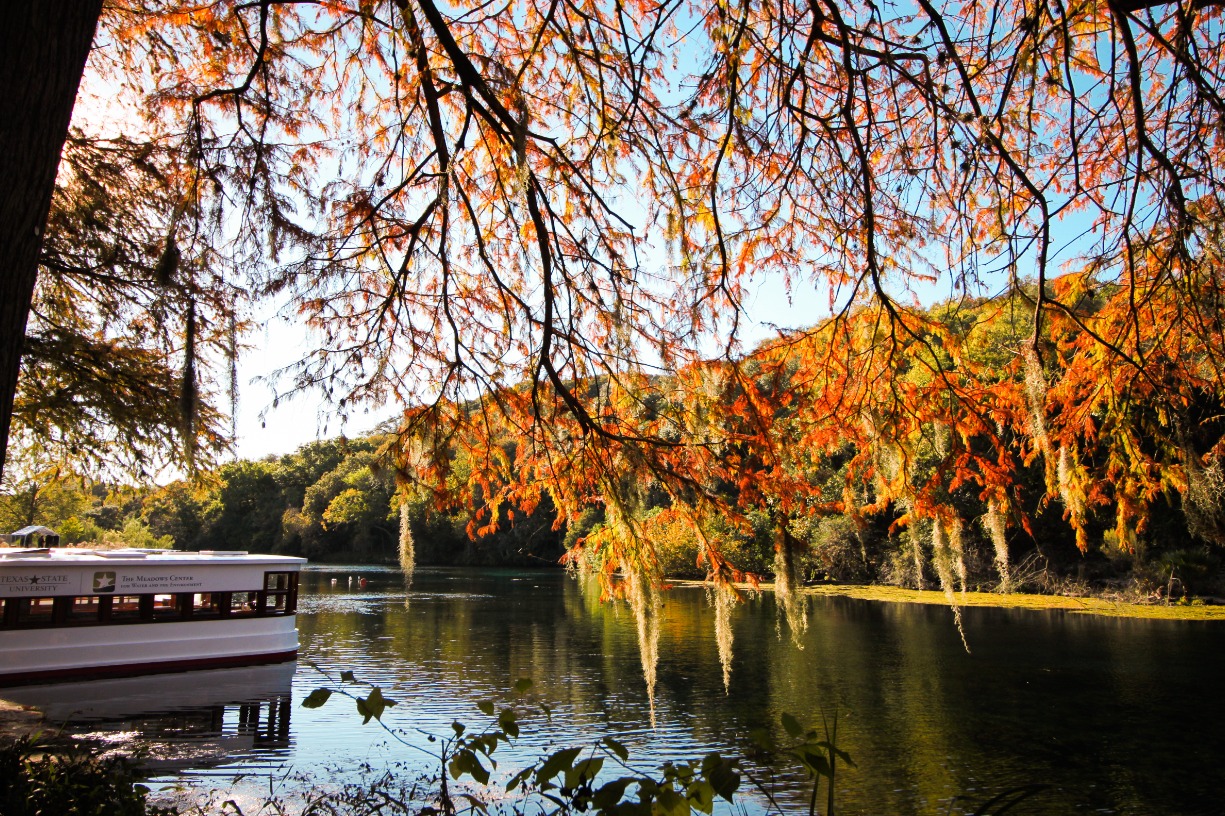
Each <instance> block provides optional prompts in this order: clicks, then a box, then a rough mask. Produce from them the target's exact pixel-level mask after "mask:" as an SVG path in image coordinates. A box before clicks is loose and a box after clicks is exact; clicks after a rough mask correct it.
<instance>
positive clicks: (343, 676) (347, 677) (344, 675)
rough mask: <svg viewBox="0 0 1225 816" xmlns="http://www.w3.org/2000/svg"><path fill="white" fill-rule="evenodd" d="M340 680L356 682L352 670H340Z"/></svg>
mask: <svg viewBox="0 0 1225 816" xmlns="http://www.w3.org/2000/svg"><path fill="white" fill-rule="evenodd" d="M340 682H342V683H356V682H357V680H356V679H355V678H354V677H353V672H351V671H342V672H341V673H340Z"/></svg>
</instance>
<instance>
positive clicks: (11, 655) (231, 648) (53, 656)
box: [0, 615, 298, 686]
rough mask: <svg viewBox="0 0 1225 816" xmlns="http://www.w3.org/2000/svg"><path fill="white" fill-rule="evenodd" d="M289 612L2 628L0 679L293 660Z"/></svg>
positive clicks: (11, 681) (43, 679) (294, 637)
mask: <svg viewBox="0 0 1225 816" xmlns="http://www.w3.org/2000/svg"><path fill="white" fill-rule="evenodd" d="M297 652H298V630H297V629H296V628H295V626H294V616H293V615H279V616H269V617H255V618H237V619H230V620H211V621H183V622H178V623H169V622H167V623H149V624H131V625H126V626H81V627H65V628H38V629H18V630H12V631H0V655H3V658H4V659H3V662H2V664H0V686H4V685H21V684H26V683H51V682H55V681H59V680H68V679H71V678H86V677H125V676H132V675H138V674H155V673H160V672H172V671H188V670H191V669H203V668H210V667H221V666H248V665H257V664H260V663H279V662H282V661H286V660H293V659H294V658H295V657H296V656H297Z"/></svg>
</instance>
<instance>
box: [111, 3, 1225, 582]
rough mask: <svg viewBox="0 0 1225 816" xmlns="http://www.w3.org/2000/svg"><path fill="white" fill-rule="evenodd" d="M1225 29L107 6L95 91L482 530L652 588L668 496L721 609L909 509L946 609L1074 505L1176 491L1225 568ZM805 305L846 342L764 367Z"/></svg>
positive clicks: (927, 11) (1212, 25)
mask: <svg viewBox="0 0 1225 816" xmlns="http://www.w3.org/2000/svg"><path fill="white" fill-rule="evenodd" d="M1223 33H1225V29H1223V27H1222V22H1221V14H1220V8H1219V7H1218V6H1217V4H1215V3H1210V2H1209V3H1204V2H1193V3H1184V4H1179V3H1152V2H1143V1H1142V0H1141V1H1140V2H1135V1H1132V0H1114V2H1099V1H1098V0H1088V1H1087V2H1078V3H1066V2H1063V0H1035V1H1032V2H1023V3H1015V2H1003V0H994V2H963V0H946V2H932V1H929V0H916V2H913V3H912V2H899V3H887V4H882V3H875V2H863V3H859V2H855V3H839V2H835V1H834V0H806V2H802V3H801V2H783V3H781V4H780V3H767V2H763V1H762V0H728V2H723V0H720V2H715V3H708V2H701V3H699V2H690V1H689V0H664V2H624V0H506V2H501V3H485V4H479V5H474V6H472V7H448V6H440V5H438V4H436V3H435V2H434V0H394V2H390V3H375V2H366V1H365V0H355V1H354V2H317V3H300V2H294V3H280V2H275V1H274V0H226V1H225V2H218V3H213V4H208V5H195V4H182V3H179V2H176V1H175V0H166V2H142V3H137V4H132V5H124V6H108V7H106V8H105V9H104V10H103V12H102V15H101V17H100V19H99V31H98V34H97V37H96V40H95V43H96V45H95V47H94V49H93V52H92V54H91V58H90V59H91V62H90V65H89V68H88V71H89V72H90V73H89V76H91V77H96V79H95V80H94V81H100V82H107V83H111V84H112V85H113V87H114V88H116V93H117V95H120V96H125V97H126V98H129V99H133V100H139V103H140V106H141V109H142V110H144V111H146V114H147V120H146V121H145V122H143V123H142V124H141V132H142V133H143V134H144V135H143V136H142V137H141V138H142V139H145V140H147V141H149V142H150V143H154V144H157V145H158V146H159V147H160V148H161V149H164V150H167V151H170V152H171V153H173V155H174V156H176V157H177V158H176V166H177V167H179V168H181V169H180V171H179V172H178V173H177V174H176V175H175V176H174V177H173V185H172V193H171V199H172V200H170V201H167V203H166V204H165V205H164V211H165V212H166V215H165V224H166V231H167V236H168V238H167V240H166V243H167V245H168V244H169V240H170V239H171V238H174V236H184V235H190V236H193V237H196V236H209V238H208V241H204V242H197V243H195V244H193V245H191V246H190V247H187V248H185V250H184V259H183V262H184V263H186V264H192V263H195V264H197V265H198V264H199V263H200V259H201V258H203V257H205V253H206V252H207V247H208V246H210V245H222V244H224V246H225V248H226V253H227V256H228V257H231V258H236V259H244V260H247V261H250V263H248V264H235V268H244V269H248V270H256V271H255V272H253V273H252V274H253V277H252V278H251V279H249V280H248V281H246V282H248V283H250V284H251V285H254V286H256V287H257V288H258V289H259V291H260V292H262V293H264V294H267V295H272V296H277V297H287V298H289V300H290V302H291V303H292V304H294V307H295V308H296V309H297V310H298V312H299V313H300V314H301V315H302V316H303V317H305V319H306V320H307V321H308V322H309V323H310V324H311V325H312V326H313V327H314V328H315V329H316V330H317V332H318V336H319V338H320V344H319V346H318V347H317V348H313V349H309V350H307V352H306V354H305V355H304V359H303V361H302V363H301V365H300V366H299V367H298V369H297V371H296V373H295V378H294V381H293V383H292V385H291V387H293V388H308V387H317V388H320V389H322V390H323V391H324V392H325V393H326V394H327V395H329V396H330V397H331V398H332V399H333V400H334V401H335V403H336V405H337V410H339V411H341V412H347V411H351V410H354V409H357V408H359V407H360V406H362V405H368V404H371V403H382V402H385V401H395V402H397V403H400V404H403V405H406V406H408V407H407V408H406V411H405V416H404V423H403V426H402V428H401V433H400V435H399V438H398V441H396V442H395V443H394V444H392V445H391V446H389V452H390V453H392V454H393V455H394V456H395V457H396V459H397V462H398V465H399V468H400V471H401V473H400V476H401V484H402V486H403V489H404V490H406V491H408V490H410V489H411V490H418V489H425V490H426V491H432V493H433V495H435V496H436V497H437V498H438V500H439V501H440V502H443V501H453V500H455V499H454V496H455V494H462V495H465V496H467V497H468V500H469V501H473V502H475V503H476V504H479V505H480V506H484V507H488V508H489V509H488V511H487V513H486V516H485V518H484V519H483V520H482V521H478V523H476V524H475V525H474V527H473V532H474V533H480V532H482V531H487V530H488V529H489V526H490V525H496V524H498V523H499V519H501V518H502V510H503V509H504V508H506V507H510V506H516V507H519V508H520V509H521V510H522V511H527V512H530V511H531V510H533V509H534V508H535V507H536V506H537V505H538V504H539V503H540V502H541V501H543V500H544V498H545V497H546V496H547V497H548V498H549V499H550V500H551V501H552V502H554V503H555V504H556V506H557V509H558V512H559V519H560V520H561V521H564V520H566V519H569V518H575V517H577V516H578V515H579V514H580V513H581V512H582V511H583V510H584V509H586V508H587V507H589V506H592V505H593V504H599V505H601V506H603V507H606V508H607V511H608V514H609V518H610V522H611V523H610V525H609V529H610V530H612V531H613V532H610V533H609V534H608V535H607V536H606V537H605V538H603V539H599V538H597V541H596V542H593V545H594V544H600V545H601V546H602V547H603V548H604V550H603V551H604V552H606V553H610V554H611V556H610V558H609V559H608V561H607V563H608V564H609V565H610V567H618V568H621V569H625V570H628V571H629V572H630V573H632V574H635V575H640V576H644V577H650V576H651V575H653V574H654V570H655V567H654V566H653V564H654V560H655V556H654V554H653V550H652V547H651V542H650V536H649V535H648V534H647V531H646V530H645V528H644V527H643V525H642V523H641V513H640V512H639V510H640V507H638V506H637V505H638V504H640V502H639V497H637V496H636V495H635V491H636V490H638V489H639V487H640V486H641V485H642V484H645V483H649V484H650V485H652V489H654V490H658V491H661V492H662V493H663V494H664V495H666V496H667V497H668V501H669V502H670V503H671V506H672V507H674V508H675V513H676V514H677V517H678V518H679V519H681V520H682V521H683V522H684V523H687V524H689V525H690V527H691V528H692V530H693V532H694V534H695V535H696V536H698V537H699V539H701V540H702V541H704V542H706V543H704V544H703V558H704V559H705V563H706V564H707V565H708V567H709V569H710V571H711V574H712V575H713V576H714V577H715V578H717V579H720V580H724V581H726V580H727V579H729V578H732V577H736V576H737V575H738V571H737V568H736V567H735V565H734V564H732V563H731V562H730V561H729V560H728V559H727V558H725V557H724V556H723V555H722V554H721V553H720V551H719V548H718V546H717V545H716V544H715V543H713V541H714V539H711V538H709V537H708V536H707V535H706V533H705V530H706V529H707V525H709V523H711V520H712V519H713V518H715V517H719V518H723V519H727V520H730V522H731V523H733V524H747V523H748V522H747V519H746V516H745V512H746V509H747V507H748V505H749V504H750V503H752V504H753V505H754V506H756V507H758V508H764V509H765V510H766V511H767V513H768V515H769V517H770V524H771V526H772V528H773V531H774V532H773V535H774V536H775V540H776V548H777V553H778V563H777V564H776V566H777V567H778V568H779V569H778V570H776V571H780V572H781V573H782V574H787V573H788V572H789V568H788V566H787V565H788V564H789V563H793V555H792V549H793V548H794V546H795V542H796V541H797V536H796V532H795V530H794V525H795V524H796V523H797V520H798V519H799V518H800V517H801V516H804V515H809V514H812V513H820V514H834V513H837V514H841V515H844V516H846V517H849V518H854V519H862V518H865V517H867V516H870V515H871V514H872V513H873V512H875V511H878V510H880V509H882V508H885V507H890V508H893V509H895V510H897V511H898V516H897V519H896V522H895V525H896V527H897V528H898V529H899V530H905V531H912V532H913V536H914V541H915V544H914V546H915V553H916V558H918V557H920V556H921V555H922V553H921V552H920V551H921V550H926V551H930V553H931V557H932V558H933V560H934V562H935V563H936V565H937V567H938V569H939V571H940V573H941V581H942V583H946V584H947V583H951V581H952V578H951V577H950V576H952V575H953V573H954V572H955V568H954V566H950V565H954V564H955V562H956V558H955V551H956V549H957V546H958V544H957V542H958V540H959V536H960V534H961V532H960V531H961V530H962V527H963V526H964V524H965V523H967V522H969V521H971V520H972V519H973V518H977V517H978V516H980V515H981V516H982V517H983V518H984V519H986V523H987V524H988V526H989V527H991V528H992V529H994V530H1006V529H1017V528H1025V527H1027V526H1028V525H1030V524H1031V521H1032V519H1033V517H1034V516H1035V514H1036V513H1037V512H1038V511H1039V509H1040V506H1042V507H1044V506H1046V505H1047V504H1049V503H1051V502H1059V503H1060V504H1061V505H1062V507H1063V510H1064V515H1065V516H1066V521H1067V523H1068V524H1069V525H1070V528H1071V529H1072V530H1074V531H1075V534H1076V535H1077V536H1078V538H1079V539H1080V541H1081V545H1082V547H1085V546H1087V543H1088V537H1089V536H1090V535H1099V534H1100V533H1101V531H1100V529H1099V528H1100V526H1101V524H1100V522H1099V521H1095V518H1094V513H1096V512H1097V509H1098V508H1101V507H1106V506H1109V507H1110V508H1111V513H1110V516H1111V518H1110V522H1111V527H1112V535H1113V536H1114V540H1116V541H1119V542H1122V544H1121V546H1124V547H1126V546H1132V545H1130V544H1128V542H1131V541H1133V540H1134V539H1135V537H1136V535H1137V534H1143V532H1144V530H1145V525H1146V523H1147V519H1148V518H1149V514H1150V508H1151V507H1152V506H1153V505H1154V503H1156V502H1158V501H1159V500H1160V501H1166V502H1171V501H1172V502H1176V503H1180V504H1182V505H1185V507H1186V509H1187V513H1188V517H1189V518H1192V519H1193V520H1194V524H1193V526H1194V528H1195V531H1197V533H1198V534H1199V535H1200V536H1201V537H1202V538H1203V539H1205V540H1207V541H1211V542H1218V543H1219V541H1220V540H1221V535H1222V533H1221V530H1223V529H1225V521H1223V519H1225V516H1223V515H1222V511H1221V496H1222V494H1223V492H1225V476H1223V475H1222V473H1223V472H1225V471H1223V470H1222V466H1221V463H1220V441H1221V435H1220V429H1219V427H1218V422H1217V419H1216V417H1217V416H1218V414H1219V410H1218V407H1219V405H1220V404H1221V396H1222V381H1221V370H1222V368H1221V364H1222V359H1221V353H1222V352H1221V349H1222V348H1225V346H1223V344H1222V342H1221V341H1222V339H1223V338H1222V336H1221V334H1222V326H1221V318H1220V315H1221V309H1220V305H1221V296H1222V280H1221V273H1220V263H1219V251H1220V228H1221V212H1222V208H1221V193H1222V188H1221V180H1220V177H1219V174H1218V173H1217V165H1218V164H1219V163H1220V160H1221V151H1222V138H1223V137H1225V131H1223V130H1222V129H1221V126H1220V122H1221V121H1222V113H1223V112H1225V111H1223V106H1222V100H1221V93H1222V75H1221V69H1222V66H1221V59H1222V54H1223V53H1225V49H1223V48H1222V43H1221V38H1222V35H1223ZM770 279H781V280H782V281H784V282H785V284H786V286H788V287H790V288H791V289H799V288H804V289H808V290H815V291H817V292H818V293H820V294H821V296H822V298H823V300H824V302H825V303H827V304H828V315H826V316H823V319H821V320H820V321H816V320H815V319H814V322H815V323H816V325H815V326H814V328H812V329H810V330H807V331H802V332H781V331H780V333H779V337H778V338H777V340H776V341H775V342H773V343H771V344H769V345H768V346H767V347H765V348H764V349H761V350H759V351H757V352H756V353H752V354H750V353H747V350H746V349H743V348H741V345H740V337H741V329H740V327H741V322H742V321H743V320H744V319H745V314H746V311H745V303H746V299H747V298H748V297H749V295H750V293H751V292H752V291H753V287H754V286H755V285H757V284H759V283H760V282H761V281H763V280H770ZM236 282H237V281H236V280H233V279H231V281H230V282H229V283H230V284H233V283H236ZM203 288H204V289H205V290H208V291H215V288H216V287H215V285H213V284H209V285H207V286H204V287H203ZM937 293H938V294H937ZM937 299H939V300H941V301H942V302H944V304H945V305H944V306H942V307H941V311H940V312H939V313H936V312H933V311H931V310H929V309H927V308H925V307H926V306H928V305H930V304H931V303H932V302H933V301H935V300H937ZM814 318H816V316H814ZM992 333H994V335H995V340H996V341H997V342H994V343H986V341H985V340H984V334H992ZM987 346H990V351H989V352H986V353H984V348H986V347H987ZM659 372H666V373H668V374H669V376H668V377H667V378H666V382H667V384H668V387H669V389H670V390H668V391H666V392H661V391H660V389H659V388H658V387H657V386H658V385H659V383H660V382H661V381H660V380H656V379H652V376H651V375H654V374H656V373H659ZM508 439H513V440H514V443H515V444H514V445H513V446H511V445H508V444H507V440H508ZM457 445H458V446H461V447H463V448H464V449H465V450H464V456H465V459H466V461H470V462H472V463H473V467H472V468H471V470H470V471H469V472H468V473H467V474H466V475H465V478H464V479H462V480H460V479H456V478H455V474H454V470H453V461H454V457H455V450H456V446H457ZM512 465H513V467H512ZM835 466H837V467H839V468H844V471H845V476H844V480H843V481H844V485H845V489H844V490H843V491H841V493H840V495H827V494H826V493H819V494H818V493H816V492H814V491H812V490H810V489H808V488H806V487H805V485H808V484H810V483H812V480H811V479H808V478H806V477H804V473H805V472H806V471H808V470H810V469H812V468H824V467H835ZM1034 466H1037V467H1038V468H1040V469H1041V471H1042V473H1043V483H1044V491H1043V492H1042V494H1041V496H1040V497H1038V498H1034V497H1032V496H1028V495H1027V494H1026V493H1025V491H1024V490H1023V489H1022V485H1023V483H1024V481H1025V479H1024V473H1025V472H1026V469H1027V468H1031V467H1034ZM635 485H637V486H639V487H636V486H635ZM728 485H735V486H736V488H737V489H736V490H735V491H729V490H727V489H726V487H727V486H728ZM414 486H416V487H414ZM967 493H968V494H970V498H971V499H972V501H971V502H970V503H969V504H966V503H965V501H963V499H964V496H965V494H967ZM478 499H479V500H478ZM341 515H343V514H342V513H341V510H340V509H339V508H338V510H337V518H339V517H340V516H341ZM559 523H560V522H559ZM1095 525H1096V526H1095ZM1000 534H1001V535H1003V533H1002V532H1001V533H1000ZM920 538H922V540H923V541H924V542H927V543H925V544H923V545H922V546H921V545H920V544H919V540H920Z"/></svg>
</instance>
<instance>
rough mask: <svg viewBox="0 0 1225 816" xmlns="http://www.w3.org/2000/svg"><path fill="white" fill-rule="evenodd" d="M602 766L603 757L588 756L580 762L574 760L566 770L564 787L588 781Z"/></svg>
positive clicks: (594, 776)
mask: <svg viewBox="0 0 1225 816" xmlns="http://www.w3.org/2000/svg"><path fill="white" fill-rule="evenodd" d="M603 767H604V757H589V758H587V759H584V760H583V761H582V762H576V763H575V764H574V767H573V768H571V769H570V770H568V771H566V787H567V788H577V787H578V786H579V785H582V784H583V783H584V782H590V781H591V780H593V779H595V778H596V776H598V775H599V773H600V769H601V768H603Z"/></svg>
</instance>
